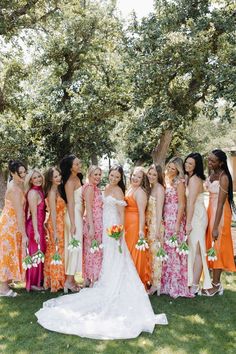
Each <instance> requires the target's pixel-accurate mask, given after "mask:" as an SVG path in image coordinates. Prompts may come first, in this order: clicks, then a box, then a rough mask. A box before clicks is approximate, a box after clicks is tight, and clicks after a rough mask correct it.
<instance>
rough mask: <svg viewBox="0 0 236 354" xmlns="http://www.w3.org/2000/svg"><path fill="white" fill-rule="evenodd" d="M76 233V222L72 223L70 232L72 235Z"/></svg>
mask: <svg viewBox="0 0 236 354" xmlns="http://www.w3.org/2000/svg"><path fill="white" fill-rule="evenodd" d="M75 233H76V227H75V225H74V224H71V227H70V234H71V236H74V235H75Z"/></svg>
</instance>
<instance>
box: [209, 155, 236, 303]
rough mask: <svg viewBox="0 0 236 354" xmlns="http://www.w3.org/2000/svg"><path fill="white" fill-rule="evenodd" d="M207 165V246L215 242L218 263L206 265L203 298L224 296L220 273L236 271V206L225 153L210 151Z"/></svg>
mask: <svg viewBox="0 0 236 354" xmlns="http://www.w3.org/2000/svg"><path fill="white" fill-rule="evenodd" d="M208 166H209V169H210V170H211V174H210V177H209V178H208V180H207V183H206V187H207V189H208V191H209V206H208V219H209V222H208V229H207V237H206V246H207V249H209V248H211V246H212V241H215V245H214V247H215V249H216V252H217V260H216V261H214V262H212V261H210V262H208V266H209V268H211V269H213V282H212V285H213V288H212V289H209V290H208V291H207V290H206V291H205V292H203V295H206V296H214V295H216V294H219V295H222V294H223V286H222V284H221V282H220V278H221V273H222V270H225V271H228V272H235V271H236V267H235V263H234V253H233V242H232V236H231V219H232V212H231V208H232V209H234V210H235V204H234V201H233V183H232V177H231V174H230V172H229V169H228V165H227V156H226V154H225V153H224V151H222V150H218V149H216V150H213V151H212V152H211V154H210V155H209V157H208Z"/></svg>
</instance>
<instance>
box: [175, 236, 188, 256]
mask: <svg viewBox="0 0 236 354" xmlns="http://www.w3.org/2000/svg"><path fill="white" fill-rule="evenodd" d="M186 241H187V237H186V236H185V240H184V241H183V242H182V243H181V245H180V246H178V247H177V248H176V252H177V253H178V254H180V255H181V254H183V255H188V254H189V247H188V244H187V242H186Z"/></svg>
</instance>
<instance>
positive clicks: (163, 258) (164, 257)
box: [156, 242, 169, 261]
mask: <svg viewBox="0 0 236 354" xmlns="http://www.w3.org/2000/svg"><path fill="white" fill-rule="evenodd" d="M158 247H159V249H158V251H157V254H156V257H157V259H158V260H160V261H167V260H168V258H169V257H168V254H167V253H166V251H165V250H164V248H162V247H161V244H160V242H158Z"/></svg>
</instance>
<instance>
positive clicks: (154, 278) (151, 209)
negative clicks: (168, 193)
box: [146, 196, 163, 295]
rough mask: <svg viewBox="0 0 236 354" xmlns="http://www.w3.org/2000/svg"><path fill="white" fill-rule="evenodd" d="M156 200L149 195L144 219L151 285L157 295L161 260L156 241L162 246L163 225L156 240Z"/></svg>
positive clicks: (158, 293) (159, 285)
mask: <svg viewBox="0 0 236 354" xmlns="http://www.w3.org/2000/svg"><path fill="white" fill-rule="evenodd" d="M156 210H157V200H156V198H155V197H153V196H150V197H149V200H148V207H147V214H146V221H147V227H148V233H147V239H148V243H149V247H150V252H151V271H152V273H151V283H152V286H153V287H155V288H157V295H160V288H161V272H162V261H160V260H158V259H157V257H156V254H157V251H158V248H159V247H158V243H159V242H160V243H161V246H162V247H163V226H162V225H161V240H157V238H156V235H157V227H156V225H157V212H156Z"/></svg>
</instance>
